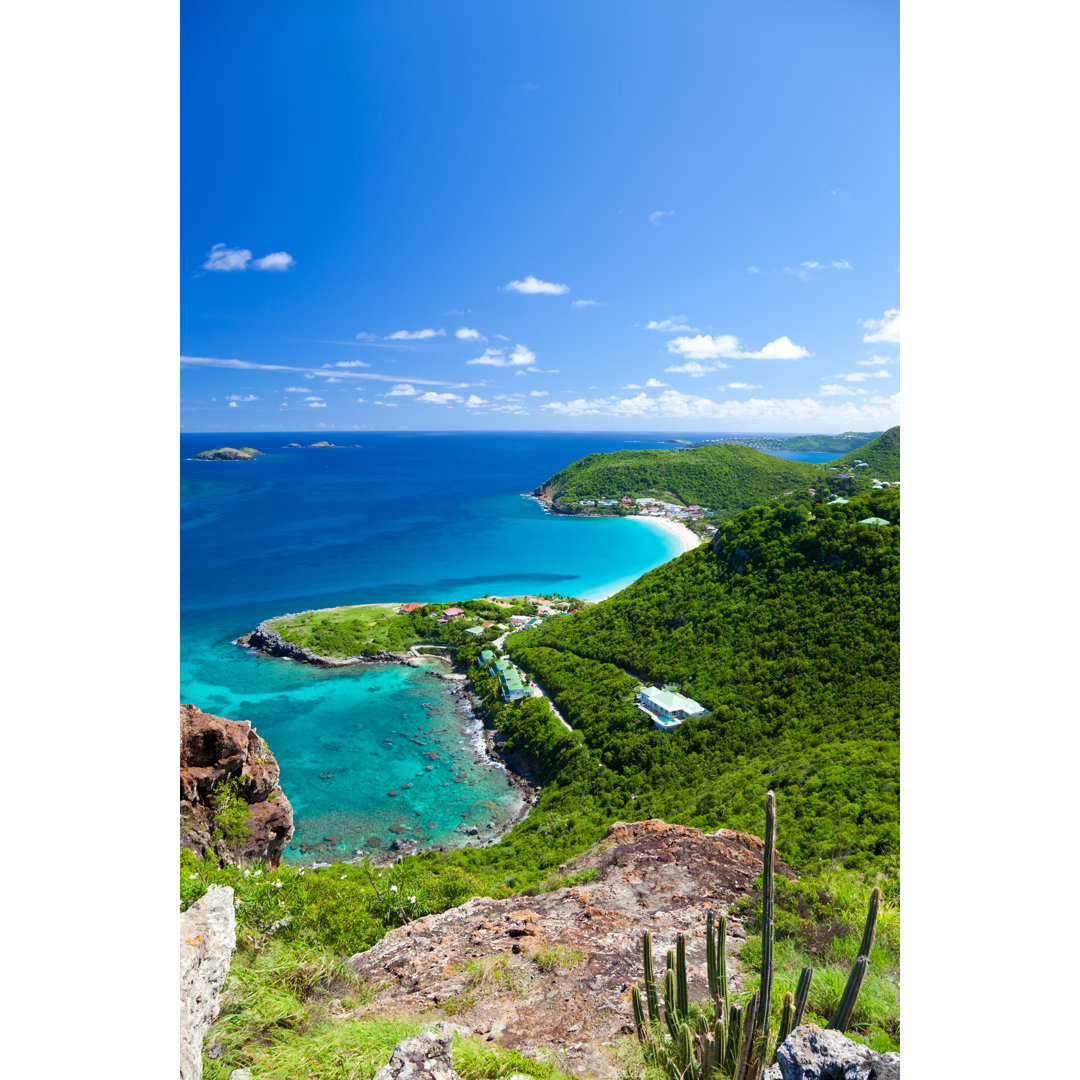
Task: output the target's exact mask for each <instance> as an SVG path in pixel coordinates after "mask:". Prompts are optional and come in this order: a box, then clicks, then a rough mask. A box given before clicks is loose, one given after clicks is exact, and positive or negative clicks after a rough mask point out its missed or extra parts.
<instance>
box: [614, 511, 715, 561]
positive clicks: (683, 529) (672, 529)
mask: <svg viewBox="0 0 1080 1080" xmlns="http://www.w3.org/2000/svg"><path fill="white" fill-rule="evenodd" d="M627 520H630V521H640V522H643V523H644V524H646V525H655V526H657V527H658V528H660V529H661V530H663V531H664V532H666V533H668V534H669V535H670V536H673V537H675V539H676V540H678V541H679V543H680V544H682V551H680V552H679V554H680V555H685V554H686V553H687V552H688V551H693V550H694V548H696V547H699V546H700V545H701V537H700V536H698V534H697V533H696V532H694V530H693V529H691V528H689V527H688V526H686V525H684V524H683V523H682V522H681V521H672V520H671V519H670V518H663V517H649V516H647V515H645V514H627ZM672 557H673V558H674V557H675V556H672Z"/></svg>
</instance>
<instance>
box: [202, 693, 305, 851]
mask: <svg viewBox="0 0 1080 1080" xmlns="http://www.w3.org/2000/svg"><path fill="white" fill-rule="evenodd" d="M279 774H280V770H279V768H278V763H277V761H276V760H275V759H274V755H273V754H272V753H271V752H270V748H269V747H268V746H267V745H266V743H265V742H263V740H262V739H261V738H259V734H258V732H257V731H255V729H254V728H253V727H252V726H251V724H249V723H248V722H247V721H246V720H227V719H225V717H223V716H214V715H212V714H211V713H204V712H203V711H202V710H201V709H199V708H197V707H196V706H194V705H181V706H180V846H181V847H186V848H189V849H190V850H191V851H193V852H195V854H196V855H198V856H199V857H200V858H203V857H205V856H206V854H207V852H210V853H212V854H213V855H214V856H216V857H217V858H218V859H220V860H222V861H224V862H228V863H232V864H234V865H238V864H239V863H241V862H249V861H251V860H254V859H261V860H262V861H264V862H267V863H269V864H270V865H272V866H276V865H277V864H278V863H279V862H280V861H281V853H282V852H283V851H284V850H285V847H286V845H287V844H288V843H289V841H290V840H291V839H292V836H293V832H294V826H293V813H292V806H291V805H290V803H289V800H288V799H287V798H286V797H285V793H284V792H283V791H282V790H281V786H280V784H279V783H278V777H279ZM226 785H231V787H230V789H229V794H230V796H231V797H232V798H234V799H241V800H242V801H243V802H244V803H245V806H246V810H247V813H246V817H245V820H244V823H243V826H242V828H241V829H240V830H239V832H240V833H241V834H242V835H233V836H231V837H230V836H215V835H214V833H215V831H219V832H220V830H218V829H217V825H216V814H217V811H218V810H219V809H221V806H220V804H221V803H222V801H223V799H224V796H225V794H226Z"/></svg>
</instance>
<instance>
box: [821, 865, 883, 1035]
mask: <svg viewBox="0 0 1080 1080" xmlns="http://www.w3.org/2000/svg"><path fill="white" fill-rule="evenodd" d="M880 908H881V890H880V889H879V888H878V887H877V886H876V885H875V886H874V888H873V889H872V890H871V891H870V900H869V902H868V904H867V908H866V925H865V926H864V927H863V935H862V941H860V942H859V955H858V956H857V957H856V958H855V963H854V964H853V965H852V967H851V974H850V975H848V980H847V984H846V985H845V987H844V993H843V995H842V996H841V998H840V1004H839V1005H837V1007H836V1012H835V1013H833V1018H832V1019H831V1020H830V1021H829V1023H828V1026H829V1027H831V1028H833V1029H835V1030H836V1031H841V1032H842V1031H846V1030H847V1026H848V1024H850V1023H851V1015H852V1013H853V1012H854V1011H855V1002H856V1001H858V1000H859V991H860V990H861V989H862V984H863V979H865V978H866V969H867V967H868V966H869V964H870V950H871V949H873V947H874V933H875V931H876V930H877V917H878V911H879V910H880Z"/></svg>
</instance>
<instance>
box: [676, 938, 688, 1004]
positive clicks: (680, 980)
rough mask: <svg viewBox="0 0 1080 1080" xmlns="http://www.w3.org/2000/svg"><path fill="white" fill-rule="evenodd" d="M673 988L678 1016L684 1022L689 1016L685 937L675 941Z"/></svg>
mask: <svg viewBox="0 0 1080 1080" xmlns="http://www.w3.org/2000/svg"><path fill="white" fill-rule="evenodd" d="M675 986H676V993H677V994H678V1001H679V1016H680V1017H681V1018H682V1019H683V1020H685V1019H686V1018H687V1016H689V1015H690V991H689V987H688V984H687V978H686V935H685V934H679V936H678V937H677V938H676V939H675Z"/></svg>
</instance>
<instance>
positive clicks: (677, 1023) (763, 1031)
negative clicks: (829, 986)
mask: <svg viewBox="0 0 1080 1080" xmlns="http://www.w3.org/2000/svg"><path fill="white" fill-rule="evenodd" d="M775 859H776V800H775V797H774V795H773V793H772V792H771V791H770V792H769V793H768V796H767V799H766V804H765V851H764V860H763V862H764V866H763V873H762V902H761V921H762V949H761V985H760V987H759V989H758V991H757V992H755V993H754V994H753V995H752V996H751V997H750V1000H749V1001H748V1002H746V1003H745V1005H738V1004H736V1003H735V1002H734V1001H733V996H734V995H733V987H732V986H731V985H729V983H728V973H727V918H726V917H725V916H724V915H717V914H716V913H714V912H713V911H711V910H710V911H709V912H708V914H707V917H706V924H705V937H706V942H705V957H706V964H707V969H708V983H709V997H710V998H711V999H712V1005H713V1008H712V1011H711V1016H710V1014H709V1012H708V1010H707V1009H700V1010H696V1011H695V1015H694V1018H693V1019H692V1020H691V1017H690V1002H689V990H688V973H687V963H686V937H685V935H683V934H679V935H678V936H677V938H676V946H675V948H674V949H668V951H667V965H666V970H665V972H664V982H663V992H664V1011H663V1020H664V1027H663V1028H662V1027H660V1026H659V1025H660V1018H661V1016H660V1008H659V1002H658V997H657V985H656V977H655V973H654V970H653V954H652V936H651V934H650V933H649V932H648V931H645V933H644V934H643V935H642V959H643V961H644V966H645V985H644V990H642V989H641V988H639V987H637V986H635V987H634V988H633V991H632V994H631V997H632V1001H633V1010H634V1026H635V1029H636V1030H637V1033H638V1038H639V1040H640V1041H641V1042H642V1044H643V1046H644V1047H645V1054H646V1060H647V1061H650V1062H652V1063H653V1064H654V1065H657V1066H659V1067H660V1068H661V1070H662V1071H663V1073H664V1074H665V1076H666V1077H667V1078H668V1080H759V1078H760V1077H761V1075H762V1073H763V1071H764V1068H765V1066H766V1064H767V1063H768V1062H769V1061H770V1060H775V1052H774V1051H773V1050H771V1046H772V1040H771V1039H770V1037H769V1028H770V1015H769V1014H770V1000H771V991H772V985H773V943H774V934H775V903H776V881H775V865H774V864H775ZM880 906H881V890H880V889H878V888H875V889H874V890H873V891H872V892H871V894H870V900H869V908H868V911H867V916H866V925H865V926H864V928H863V935H862V941H861V943H860V945H859V956H858V959H856V961H855V964H854V966H853V967H852V969H851V974H850V975H849V977H848V981H847V985H846V986H845V988H844V993H843V996H842V997H841V999H840V1004H839V1005H838V1007H837V1009H836V1014H835V1015H834V1016H833V1018H832V1020H831V1021H830V1022H829V1025H828V1026H829V1027H830V1028H833V1029H838V1030H840V1031H844V1030H845V1028H846V1027H847V1025H848V1024H849V1023H850V1022H851V1017H852V1014H853V1012H854V1009H855V1004H856V1002H857V1000H858V997H859V991H860V989H861V988H862V983H863V980H864V978H865V976H866V970H867V966H868V964H869V954H870V950H871V949H872V948H873V945H874V934H875V931H876V927H877V918H878V911H879V908H880ZM813 975H814V972H813V969H812V968H809V967H804V968H803V969H802V971H801V972H800V974H799V981H798V984H797V986H796V988H795V992H794V993H791V992H787V993H785V994H784V995H783V1004H782V1006H781V1010H780V1016H779V1026H778V1038H777V1043H776V1045H777V1046H779V1044H780V1043H782V1042H783V1041H784V1039H786V1038H787V1036H788V1035H790V1034H791V1032H792V1031H793V1030H794V1029H795V1028H797V1027H798V1026H799V1024H800V1023H801V1022H802V1018H803V1013H804V1012H805V1010H806V1004H807V1000H808V998H809V995H810V984H811V981H812V979H813ZM665 1028H666V1035H665V1034H664V1031H665Z"/></svg>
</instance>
